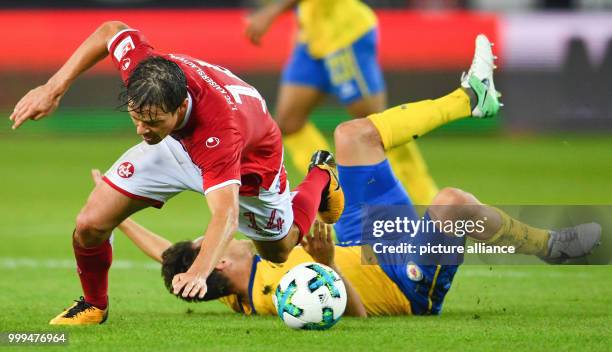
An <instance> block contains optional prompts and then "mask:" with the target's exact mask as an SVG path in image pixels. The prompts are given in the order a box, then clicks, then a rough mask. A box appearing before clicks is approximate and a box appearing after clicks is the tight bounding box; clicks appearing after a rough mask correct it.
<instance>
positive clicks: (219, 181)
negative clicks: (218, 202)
mask: <svg viewBox="0 0 612 352" xmlns="http://www.w3.org/2000/svg"><path fill="white" fill-rule="evenodd" d="M226 120H229V119H226ZM243 146H244V142H243V140H242V137H241V136H240V133H239V132H238V130H237V129H236V128H233V127H231V126H221V127H220V128H214V129H207V131H206V133H205V134H203V135H202V138H200V139H199V142H198V143H197V144H196V145H195V146H194V153H193V154H192V158H193V162H194V163H195V164H196V165H197V166H198V167H200V169H201V170H202V181H203V187H204V194H205V195H206V194H208V193H209V192H211V191H214V190H216V189H219V188H221V187H224V186H227V185H231V184H238V185H240V184H241V181H240V159H241V155H242V149H243Z"/></svg>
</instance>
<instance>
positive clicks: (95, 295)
mask: <svg viewBox="0 0 612 352" xmlns="http://www.w3.org/2000/svg"><path fill="white" fill-rule="evenodd" d="M149 205H150V204H149V203H146V202H144V201H140V200H135V199H132V198H129V197H127V196H125V195H123V194H121V193H119V192H118V191H116V190H115V189H113V188H111V187H110V186H109V185H107V184H106V183H104V182H100V183H98V184H97V185H96V188H95V189H94V190H93V191H92V193H91V194H90V195H89V198H88V200H87V203H86V204H85V206H84V207H83V209H81V212H80V213H79V215H78V216H77V221H76V228H75V230H74V233H73V248H74V253H75V258H76V261H77V271H78V274H79V279H80V280H81V286H82V288H83V292H84V297H81V299H79V300H78V301H75V302H76V303H75V304H73V305H72V306H71V307H70V308H68V309H66V310H65V311H63V312H62V313H60V314H59V315H58V316H57V317H55V318H54V319H52V320H51V321H50V322H49V323H50V324H52V325H86V324H101V323H103V322H104V321H105V320H106V318H107V316H108V270H109V269H110V265H111V261H112V248H111V244H110V241H109V239H110V236H111V233H112V230H113V229H114V228H115V227H116V226H117V225H119V224H120V223H121V222H122V221H123V220H125V219H126V218H127V217H128V216H130V215H131V214H133V213H135V212H137V211H138V210H141V209H144V208H146V207H148V206H149Z"/></svg>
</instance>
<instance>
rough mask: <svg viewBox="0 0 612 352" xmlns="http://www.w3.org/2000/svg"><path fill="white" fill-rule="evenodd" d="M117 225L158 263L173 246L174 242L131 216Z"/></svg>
mask: <svg viewBox="0 0 612 352" xmlns="http://www.w3.org/2000/svg"><path fill="white" fill-rule="evenodd" d="M117 227H119V230H121V231H122V232H123V233H124V234H125V235H126V236H127V237H128V238H129V239H130V240H131V241H132V242H134V244H135V245H136V247H138V248H139V249H140V250H141V251H142V252H143V253H144V254H146V255H148V256H149V257H151V259H153V260H155V261H156V262H158V263H161V262H162V254H163V253H164V252H165V251H166V249H168V248H170V247H171V246H172V242H170V241H168V240H167V239H165V238H163V237H161V236H160V235H158V234H156V233H154V232H152V231H151V230H149V229H147V228H146V227H144V226H142V225H140V224H139V223H137V222H136V221H134V220H132V219H130V218H127V219H125V220H123V222H122V223H121V224H119V226H117Z"/></svg>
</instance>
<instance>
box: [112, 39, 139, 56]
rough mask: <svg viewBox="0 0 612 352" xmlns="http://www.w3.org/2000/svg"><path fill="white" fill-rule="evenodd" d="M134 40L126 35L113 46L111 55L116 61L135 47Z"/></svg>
mask: <svg viewBox="0 0 612 352" xmlns="http://www.w3.org/2000/svg"><path fill="white" fill-rule="evenodd" d="M135 48H136V46H135V45H134V41H132V37H130V36H127V37H126V38H124V39H123V40H122V41H121V42H120V43H119V44H117V46H116V47H115V51H114V52H113V56H114V57H115V59H116V60H117V61H121V59H123V57H124V56H125V55H126V54H127V53H128V52H129V51H130V50H133V49H135Z"/></svg>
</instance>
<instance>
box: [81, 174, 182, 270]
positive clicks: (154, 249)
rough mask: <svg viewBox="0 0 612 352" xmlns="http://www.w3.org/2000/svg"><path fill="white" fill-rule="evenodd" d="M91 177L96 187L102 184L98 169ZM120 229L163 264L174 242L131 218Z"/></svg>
mask: <svg viewBox="0 0 612 352" xmlns="http://www.w3.org/2000/svg"><path fill="white" fill-rule="evenodd" d="M91 177H92V178H93V180H94V182H95V183H96V186H97V185H98V184H99V183H100V182H102V173H100V170H98V169H93V170H91ZM118 227H119V230H121V231H122V232H123V233H124V234H125V235H126V236H127V237H128V238H129V239H130V240H131V241H132V242H134V244H135V245H136V247H138V248H139V249H140V250H141V251H142V252H143V253H144V254H146V255H148V256H149V257H151V258H152V259H153V260H155V261H156V262H158V263H161V262H162V254H163V253H164V251H166V249H168V248H170V246H172V242H170V241H168V240H167V239H165V238H163V237H162V236H160V235H158V234H156V233H154V232H152V231H151V230H149V229H147V228H146V227H144V226H142V225H140V224H139V223H137V222H136V221H134V220H131V219H130V218H127V219H125V220H124V221H123V222H122V223H121V224H119V226H118Z"/></svg>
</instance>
